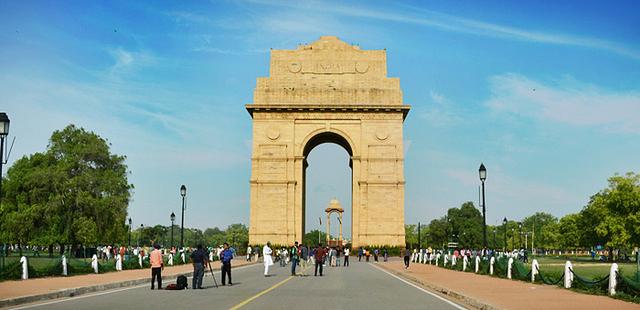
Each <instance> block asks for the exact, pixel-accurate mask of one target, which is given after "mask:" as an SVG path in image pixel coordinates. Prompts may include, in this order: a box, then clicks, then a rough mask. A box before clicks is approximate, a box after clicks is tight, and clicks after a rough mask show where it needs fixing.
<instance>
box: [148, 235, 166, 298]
mask: <svg viewBox="0 0 640 310" xmlns="http://www.w3.org/2000/svg"><path fill="white" fill-rule="evenodd" d="M153 249H154V250H153V252H151V259H150V261H151V289H154V288H153V282H154V280H156V279H157V281H158V289H159V290H161V289H162V270H163V269H164V263H163V262H162V253H161V252H160V245H159V244H154V245H153Z"/></svg>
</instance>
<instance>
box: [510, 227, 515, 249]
mask: <svg viewBox="0 0 640 310" xmlns="http://www.w3.org/2000/svg"><path fill="white" fill-rule="evenodd" d="M511 248H512V249H513V250H515V249H516V229H515V228H511Z"/></svg>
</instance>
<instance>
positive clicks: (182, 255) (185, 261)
mask: <svg viewBox="0 0 640 310" xmlns="http://www.w3.org/2000/svg"><path fill="white" fill-rule="evenodd" d="M180 258H181V259H182V263H183V264H186V263H187V260H186V259H185V258H184V252H182V254H180Z"/></svg>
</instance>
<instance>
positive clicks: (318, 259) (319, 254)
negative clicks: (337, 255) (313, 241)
mask: <svg viewBox="0 0 640 310" xmlns="http://www.w3.org/2000/svg"><path fill="white" fill-rule="evenodd" d="M326 255H327V253H326V252H325V250H324V248H323V247H322V243H321V244H319V245H318V248H317V249H316V271H315V274H314V276H317V275H318V266H320V276H321V277H322V261H323V260H324V257H325V256H326Z"/></svg>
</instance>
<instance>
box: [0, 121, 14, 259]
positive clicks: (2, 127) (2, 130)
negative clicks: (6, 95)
mask: <svg viewBox="0 0 640 310" xmlns="http://www.w3.org/2000/svg"><path fill="white" fill-rule="evenodd" d="M9 123H10V121H9V117H8V116H7V113H4V112H2V113H0V204H2V165H3V164H6V162H5V156H4V138H6V137H7V135H8V134H9ZM12 146H13V145H12ZM8 253H9V252H7V245H6V244H5V243H3V244H2V253H0V257H2V264H1V266H2V267H3V268H4V257H5V256H8Z"/></svg>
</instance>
